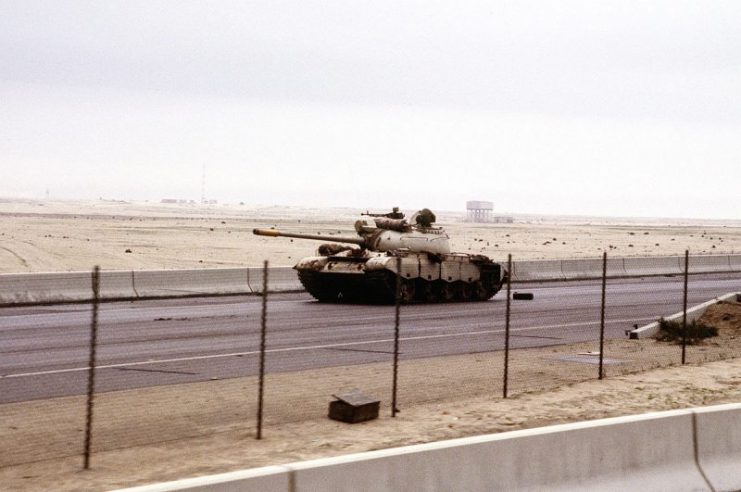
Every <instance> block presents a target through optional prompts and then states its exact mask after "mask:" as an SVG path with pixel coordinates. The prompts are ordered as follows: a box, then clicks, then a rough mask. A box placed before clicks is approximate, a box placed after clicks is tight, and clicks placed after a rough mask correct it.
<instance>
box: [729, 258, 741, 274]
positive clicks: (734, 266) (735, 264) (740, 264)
mask: <svg viewBox="0 0 741 492" xmlns="http://www.w3.org/2000/svg"><path fill="white" fill-rule="evenodd" d="M728 264H729V265H730V266H731V271H732V272H741V255H728Z"/></svg>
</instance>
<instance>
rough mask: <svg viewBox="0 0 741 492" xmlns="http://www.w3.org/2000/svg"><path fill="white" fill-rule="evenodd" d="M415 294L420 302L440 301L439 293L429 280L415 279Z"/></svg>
mask: <svg viewBox="0 0 741 492" xmlns="http://www.w3.org/2000/svg"><path fill="white" fill-rule="evenodd" d="M417 296H418V297H419V300H420V301H422V302H427V303H433V302H440V295H439V292H438V289H437V288H436V286H435V284H434V283H433V282H431V281H429V280H423V279H419V280H418V281H417Z"/></svg>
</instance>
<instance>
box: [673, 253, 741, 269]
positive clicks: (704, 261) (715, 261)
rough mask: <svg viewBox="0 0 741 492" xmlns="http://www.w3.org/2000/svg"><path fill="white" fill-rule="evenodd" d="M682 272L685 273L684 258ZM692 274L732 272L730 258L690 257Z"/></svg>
mask: <svg viewBox="0 0 741 492" xmlns="http://www.w3.org/2000/svg"><path fill="white" fill-rule="evenodd" d="M681 261H682V272H684V258H682V260H681ZM688 266H689V272H690V273H706V272H731V271H733V270H732V269H731V257H730V256H710V255H703V256H690V258H689V262H688Z"/></svg>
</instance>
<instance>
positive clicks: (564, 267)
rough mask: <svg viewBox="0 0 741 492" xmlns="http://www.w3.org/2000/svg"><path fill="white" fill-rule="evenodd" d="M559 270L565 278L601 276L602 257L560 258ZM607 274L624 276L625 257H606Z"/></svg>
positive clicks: (609, 275)
mask: <svg viewBox="0 0 741 492" xmlns="http://www.w3.org/2000/svg"><path fill="white" fill-rule="evenodd" d="M561 272H562V273H563V277H564V278H565V279H594V278H602V259H601V258H594V259H583V260H582V259H574V260H561ZM607 276H608V277H624V276H625V259H624V258H607Z"/></svg>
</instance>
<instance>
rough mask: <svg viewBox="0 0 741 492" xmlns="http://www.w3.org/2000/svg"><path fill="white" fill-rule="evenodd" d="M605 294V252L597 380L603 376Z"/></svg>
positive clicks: (605, 257)
mask: <svg viewBox="0 0 741 492" xmlns="http://www.w3.org/2000/svg"><path fill="white" fill-rule="evenodd" d="M606 292H607V251H604V252H603V253H602V306H601V309H600V319H599V378H598V379H602V377H603V376H604V373H605V372H604V360H605V294H606Z"/></svg>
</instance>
